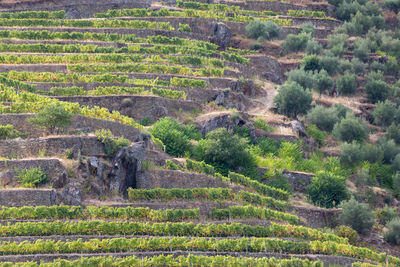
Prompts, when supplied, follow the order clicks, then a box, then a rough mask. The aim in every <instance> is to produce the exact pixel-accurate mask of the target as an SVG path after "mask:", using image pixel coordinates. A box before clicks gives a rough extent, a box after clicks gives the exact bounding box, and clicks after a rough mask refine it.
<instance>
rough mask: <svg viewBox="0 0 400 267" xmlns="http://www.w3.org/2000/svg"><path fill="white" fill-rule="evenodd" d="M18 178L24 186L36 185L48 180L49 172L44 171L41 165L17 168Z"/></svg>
mask: <svg viewBox="0 0 400 267" xmlns="http://www.w3.org/2000/svg"><path fill="white" fill-rule="evenodd" d="M15 171H16V172H17V176H16V177H17V178H18V180H20V182H21V185H22V186H23V187H28V188H32V187H36V186H38V185H41V184H44V183H46V182H47V173H45V172H44V171H42V169H41V168H40V167H37V168H32V169H29V170H28V169H17V168H16V169H15Z"/></svg>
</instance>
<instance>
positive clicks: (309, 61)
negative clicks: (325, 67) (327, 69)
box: [300, 55, 321, 71]
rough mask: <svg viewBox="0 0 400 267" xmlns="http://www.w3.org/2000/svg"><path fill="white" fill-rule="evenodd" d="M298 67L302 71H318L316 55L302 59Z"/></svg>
mask: <svg viewBox="0 0 400 267" xmlns="http://www.w3.org/2000/svg"><path fill="white" fill-rule="evenodd" d="M300 67H301V68H303V69H304V71H319V70H320V69H321V66H320V64H319V59H318V56H317V55H308V56H305V57H303V59H302V61H301V64H300Z"/></svg>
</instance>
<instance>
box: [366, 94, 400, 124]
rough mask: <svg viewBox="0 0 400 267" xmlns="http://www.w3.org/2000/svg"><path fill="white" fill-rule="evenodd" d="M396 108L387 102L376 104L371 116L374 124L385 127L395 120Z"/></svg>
mask: <svg viewBox="0 0 400 267" xmlns="http://www.w3.org/2000/svg"><path fill="white" fill-rule="evenodd" d="M396 113H398V112H397V110H396V106H395V105H394V103H392V102H391V101H389V100H386V101H385V102H378V103H377V104H376V107H375V109H374V111H372V113H371V115H372V117H373V118H374V123H375V124H376V125H379V126H383V127H387V126H389V125H391V124H392V123H393V121H394V120H395V119H396V118H395V116H396V115H397V114H396Z"/></svg>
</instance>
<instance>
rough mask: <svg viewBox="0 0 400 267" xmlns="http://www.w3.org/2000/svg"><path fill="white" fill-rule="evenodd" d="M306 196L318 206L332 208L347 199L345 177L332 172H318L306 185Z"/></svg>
mask: <svg viewBox="0 0 400 267" xmlns="http://www.w3.org/2000/svg"><path fill="white" fill-rule="evenodd" d="M307 194H308V198H309V199H310V200H311V201H312V202H313V203H314V204H315V205H318V206H320V207H325V208H333V207H336V206H338V205H339V204H340V203H341V202H342V201H343V200H345V199H347V197H348V195H349V193H348V191H347V187H346V179H345V178H343V177H340V176H335V175H333V174H332V173H320V174H318V175H317V176H316V177H314V178H313V179H312V182H311V184H310V185H309V186H308V187H307Z"/></svg>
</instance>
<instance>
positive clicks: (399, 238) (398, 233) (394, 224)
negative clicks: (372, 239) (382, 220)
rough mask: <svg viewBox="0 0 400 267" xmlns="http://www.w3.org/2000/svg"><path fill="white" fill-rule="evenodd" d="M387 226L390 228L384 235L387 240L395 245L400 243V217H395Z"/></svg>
mask: <svg viewBox="0 0 400 267" xmlns="http://www.w3.org/2000/svg"><path fill="white" fill-rule="evenodd" d="M386 228H388V230H387V231H386V232H385V234H384V236H383V237H384V239H385V241H386V242H388V243H391V244H393V245H400V219H399V218H395V219H393V220H391V221H390V222H389V223H388V224H387V225H386Z"/></svg>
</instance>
